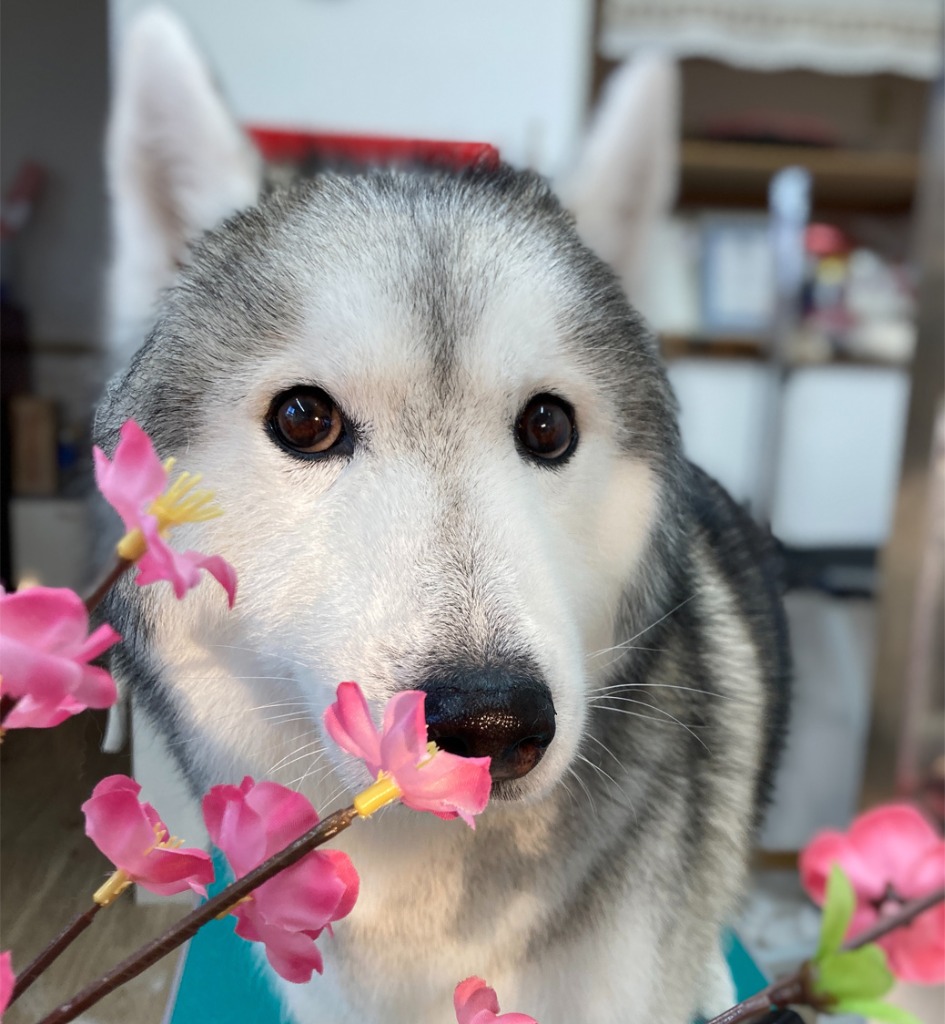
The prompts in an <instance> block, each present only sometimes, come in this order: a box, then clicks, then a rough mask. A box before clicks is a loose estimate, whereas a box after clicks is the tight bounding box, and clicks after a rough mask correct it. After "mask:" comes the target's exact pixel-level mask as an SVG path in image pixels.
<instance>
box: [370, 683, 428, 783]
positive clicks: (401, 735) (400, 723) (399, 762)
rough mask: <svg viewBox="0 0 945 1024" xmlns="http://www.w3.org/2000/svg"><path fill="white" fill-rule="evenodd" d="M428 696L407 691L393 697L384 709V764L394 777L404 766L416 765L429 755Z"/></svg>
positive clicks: (382, 751) (382, 733)
mask: <svg viewBox="0 0 945 1024" xmlns="http://www.w3.org/2000/svg"><path fill="white" fill-rule="evenodd" d="M425 700H426V694H425V693H423V692H422V691H420V690H408V691H406V692H404V693H398V694H397V695H396V696H394V697H391V699H390V700H389V701H388V702H387V706H386V707H385V708H384V728H383V730H382V731H381V763H382V764H383V766H384V770H385V771H387V772H390V773H391V774H392V775H395V774H396V773H397V769H398V768H400V767H401V766H403V765H415V764H416V763H417V762H418V761H420V760H421V759H422V758H424V757H426V756H427V720H426V718H425V717H424V714H423V706H424V702H425Z"/></svg>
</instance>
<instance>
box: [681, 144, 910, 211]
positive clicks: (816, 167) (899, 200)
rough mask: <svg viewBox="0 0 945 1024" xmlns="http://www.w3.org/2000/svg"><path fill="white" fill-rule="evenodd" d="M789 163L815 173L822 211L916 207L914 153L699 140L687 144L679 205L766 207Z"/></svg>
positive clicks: (896, 209)
mask: <svg viewBox="0 0 945 1024" xmlns="http://www.w3.org/2000/svg"><path fill="white" fill-rule="evenodd" d="M790 166H799V167H806V168H807V169H808V170H809V171H810V172H811V174H812V175H813V177H814V204H815V206H816V207H818V208H820V209H835V210H859V211H863V212H875V213H906V212H908V211H909V210H910V209H911V207H912V200H913V196H914V193H915V187H916V181H917V178H918V157H917V156H916V155H914V154H912V153H894V152H869V151H860V150H852V149H816V148H808V147H804V146H780V145H771V144H754V143H743V142H705V141H700V140H696V139H687V140H684V141H683V143H682V151H681V175H682V178H681V187H680V203H681V204H683V205H686V206H720V205H725V206H750V207H758V206H764V205H766V202H767V191H768V183H769V181H770V180H771V176H772V175H773V174H775V173H776V172H777V171H779V170H781V169H782V168H784V167H790Z"/></svg>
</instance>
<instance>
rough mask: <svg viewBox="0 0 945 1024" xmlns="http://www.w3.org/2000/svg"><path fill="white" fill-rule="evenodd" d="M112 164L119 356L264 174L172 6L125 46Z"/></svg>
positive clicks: (112, 309) (155, 13)
mask: <svg viewBox="0 0 945 1024" xmlns="http://www.w3.org/2000/svg"><path fill="white" fill-rule="evenodd" d="M106 166H107V172H108V185H109V192H110V197H111V220H112V267H111V275H110V277H111V279H110V289H109V291H110V295H109V319H110V324H109V326H110V332H109V333H110V336H111V342H112V349H113V352H112V355H113V357H115V359H116V360H119V361H121V362H125V361H127V358H128V357H129V356H130V355H131V354H132V352H133V351H134V350H135V349H136V348H137V347H138V345H140V343H141V342H142V341H143V338H144V334H143V332H144V331H146V330H147V328H148V326H149V319H150V316H151V313H152V311H153V307H154V302H155V300H156V298H157V296H158V294H159V293H160V291H161V290H162V289H163V288H166V287H167V286H168V285H169V284H170V283H171V281H172V280H173V277H174V273H175V271H176V269H177V267H178V266H179V265H180V264H181V263H182V262H183V261H184V260H186V258H187V251H188V244H189V243H190V242H191V241H193V239H194V238H196V237H197V236H198V235H200V234H201V233H202V232H204V231H206V230H208V229H209V228H212V227H214V226H215V225H216V224H218V223H220V221H222V220H223V219H224V218H225V217H227V216H228V215H229V214H231V213H233V212H234V211H235V210H238V209H240V208H242V207H245V206H249V205H250V204H251V203H253V202H254V201H255V200H256V198H257V196H258V194H259V188H260V184H261V181H262V165H261V161H260V158H259V155H258V154H257V152H256V150H255V149H254V148H253V146H252V145H251V144H250V142H249V140H248V139H247V138H246V136H245V135H244V134H243V132H242V131H241V130H240V129H239V127H238V126H237V124H236V122H235V121H234V119H233V117H232V116H231V114H230V113H229V111H228V110H227V108H226V106H225V104H224V102H223V100H222V99H221V97H220V95H219V93H218V92H217V89H216V87H215V85H214V83H213V81H212V79H211V77H210V74H209V72H208V70H207V68H206V66H205V65H204V63H203V61H202V59H201V57H200V55H199V54H198V53H197V50H196V49H195V47H194V45H193V43H192V42H191V40H190V37H189V36H188V34H187V32H186V31H185V30H184V28H183V26H182V25H181V24H180V22H179V21H178V20H177V18H176V17H175V16H174V15H173V14H171V13H170V11H168V10H166V9H165V8H163V7H153V8H149V9H147V10H145V11H144V12H143V13H142V14H141V15H139V16H138V17H137V18H136V19H135V20H134V21H133V22H132V24H131V26H130V28H129V30H128V32H127V35H126V36H125V38H124V39H123V40H122V41H121V43H120V50H119V53H118V57H117V61H116V76H115V86H114V96H113V101H112V110H111V118H110V123H109V129H108V142H107V150H106Z"/></svg>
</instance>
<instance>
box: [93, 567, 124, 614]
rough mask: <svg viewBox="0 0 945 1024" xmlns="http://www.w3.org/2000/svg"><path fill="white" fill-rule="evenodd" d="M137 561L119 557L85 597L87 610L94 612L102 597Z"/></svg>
mask: <svg viewBox="0 0 945 1024" xmlns="http://www.w3.org/2000/svg"><path fill="white" fill-rule="evenodd" d="M134 564H135V563H134V562H132V561H129V559H127V558H118V559H116V561H115V564H114V565H113V566H112V568H111V569H110V570H109V573H108V575H107V576H106V577H105V578H104V579H103V580H102V581H101V582H100V583H99V584H98V586H96V588H95V589H94V590H93V591H92V593H91V594H89V596H88V597H87V598H86V599H85V610H86V611H87V612H93V611H95V609H96V608H97V607H98V606H99V605H100V604H101V603H102V598H103V597H104V596H105V595H106V594H107V593H108V592H109V590H111V589H112V587H113V586H114V585H115V583H116V582H117V580H118V579H119V578H120V577H121V576H123V575H124V574H125V573H126V572H127V571H128V570H129V569H130V568H131V567H132V566H133V565H134Z"/></svg>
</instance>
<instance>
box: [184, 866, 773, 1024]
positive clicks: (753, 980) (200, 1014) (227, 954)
mask: <svg viewBox="0 0 945 1024" xmlns="http://www.w3.org/2000/svg"><path fill="white" fill-rule="evenodd" d="M213 864H214V869H215V871H216V877H217V878H218V879H220V881H219V882H216V883H214V885H213V886H211V887H210V894H211V895H213V894H214V893H216V892H217V891H219V889H221V888H222V887H223V886H224V885H225V884H226V883H227V881H228V880H229V878H230V876H229V874H228V870H227V867H226V864H225V862H224V860H223V858H222V857H221V856H220V855H219V853H217V852H214V858H213ZM235 925H236V919H235V918H233V917H226V918H224V919H223V920H222V921H211V922H210V923H209V924H208V925H206V926H205V927H204V928H202V929H201V930H200V931H199V932H198V933H197V935H195V936H194V938H192V939H191V940H190V942H189V944H188V947H187V950H186V952H185V954H184V961H183V966H182V968H181V970H180V972H179V976H178V982H177V989H176V992H175V993H174V995H173V996H172V997H171V999H172V1002H171V1005H170V1006H169V1007H168V1012H167V1015H166V1016H165V1024H289V1022H288V1020H287V1019H286V1018H285V1017H284V1015H283V1013H282V1009H281V1007H280V1006H279V1002H278V1000H277V999H276V997H275V996H274V995H273V993H272V990H271V989H270V987H269V983H268V981H267V976H266V973H265V968H264V967H263V965H262V963H261V961H260V959H259V958H258V957H257V956H256V955H255V954H254V953H253V952H252V951H251V949H250V946H251V944H250V943H249V942H247V941H246V940H245V939H241V938H240V937H239V936H238V935H236V934H235V933H234V931H233V929H234V927H235ZM725 954H726V957H727V959H728V965H729V968H730V969H731V971H732V977H733V978H734V979H735V985H736V988H737V989H738V998H739V999H745V998H747V997H748V996H750V995H753V994H754V993H755V992H757V991H758V990H759V989H760V988H763V987H764V986H765V984H766V983H767V981H766V979H765V977H764V975H763V974H762V973H761V971H760V970H758V967H757V966H756V965H755V962H754V961H753V960H752V959H751V957H750V956H749V955H748V952H747V951H746V949H745V947H744V946H743V945H742V944H741V942H739V940H738V938H737V937H736V936H735V935H730V936H729V942H728V948H727V949H726V951H725ZM444 1024H447V1022H445V1021H444Z"/></svg>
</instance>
